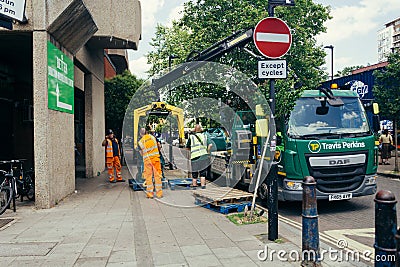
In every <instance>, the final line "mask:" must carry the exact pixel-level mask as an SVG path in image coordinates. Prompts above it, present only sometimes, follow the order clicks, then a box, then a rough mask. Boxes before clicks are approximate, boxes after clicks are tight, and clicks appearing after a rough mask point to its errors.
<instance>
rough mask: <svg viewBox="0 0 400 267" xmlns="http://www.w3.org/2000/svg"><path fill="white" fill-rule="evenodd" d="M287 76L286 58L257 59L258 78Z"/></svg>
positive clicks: (281, 77)
mask: <svg viewBox="0 0 400 267" xmlns="http://www.w3.org/2000/svg"><path fill="white" fill-rule="evenodd" d="M286 77H287V68H286V60H265V61H258V78H260V79H285V78H286Z"/></svg>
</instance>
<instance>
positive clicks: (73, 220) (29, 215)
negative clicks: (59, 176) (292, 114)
mask: <svg viewBox="0 0 400 267" xmlns="http://www.w3.org/2000/svg"><path fill="white" fill-rule="evenodd" d="M385 167H386V166H385ZM123 176H124V178H125V179H127V178H129V173H128V171H127V169H124V170H123ZM164 194H165V196H164V198H163V199H161V200H158V199H147V198H146V197H145V194H144V192H142V191H133V190H132V189H131V188H130V187H129V186H128V183H127V182H126V183H113V184H110V183H108V181H107V177H106V174H105V173H103V174H102V175H100V176H98V177H95V178H90V179H77V180H76V192H75V193H73V194H71V195H70V196H68V197H66V198H65V199H63V200H61V201H60V202H59V203H58V204H57V205H56V206H55V207H54V208H51V209H46V210H37V209H35V208H34V205H33V204H32V202H28V201H26V202H22V203H20V202H18V205H17V212H15V213H14V212H12V210H7V211H6V212H5V213H4V214H3V215H1V216H0V222H1V221H2V220H3V221H4V220H5V219H10V220H12V221H11V222H9V223H7V224H6V225H4V226H0V266H96V267H99V266H230V267H233V266H240V267H243V266H300V264H301V261H300V260H298V259H295V258H296V257H297V255H298V254H300V255H301V243H302V240H301V230H300V229H299V228H296V227H294V226H293V225H291V224H290V223H287V222H283V221H282V220H280V222H279V242H272V241H268V240H267V228H268V227H267V224H265V223H264V224H262V223H259V224H252V225H239V226H238V225H235V224H233V223H232V222H230V221H229V220H228V218H227V217H226V216H225V215H223V214H220V213H218V212H214V211H211V210H209V209H206V208H203V207H198V206H195V205H193V203H194V199H193V196H192V194H191V190H174V191H172V190H169V189H166V190H164ZM320 248H321V250H325V251H328V250H329V249H335V247H334V245H333V244H328V243H324V242H320ZM260 250H263V251H266V252H267V254H265V253H259V251H260ZM281 250H282V251H284V253H286V254H285V255H283V254H281V256H282V257H281V259H278V251H281ZM265 255H268V258H267V259H266V260H265V261H262V260H260V259H259V257H258V256H261V257H265ZM271 255H272V256H273V260H272V259H271ZM322 266H372V263H369V264H368V263H366V262H358V261H349V262H346V261H342V262H339V261H338V260H337V259H335V258H334V259H331V258H327V257H326V258H325V259H324V261H323V262H322Z"/></svg>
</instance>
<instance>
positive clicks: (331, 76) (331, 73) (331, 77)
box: [331, 45, 333, 81]
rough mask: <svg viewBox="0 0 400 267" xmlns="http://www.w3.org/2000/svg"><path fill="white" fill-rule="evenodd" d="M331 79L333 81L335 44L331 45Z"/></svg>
mask: <svg viewBox="0 0 400 267" xmlns="http://www.w3.org/2000/svg"><path fill="white" fill-rule="evenodd" d="M331 75H332V76H331V81H333V45H331Z"/></svg>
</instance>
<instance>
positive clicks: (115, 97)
mask: <svg viewBox="0 0 400 267" xmlns="http://www.w3.org/2000/svg"><path fill="white" fill-rule="evenodd" d="M142 84H143V81H142V80H141V79H137V78H136V77H135V76H134V75H132V74H131V73H130V72H129V71H127V70H126V71H124V72H123V73H122V74H120V75H117V76H115V77H113V78H112V79H106V80H105V82H104V97H105V111H106V128H110V129H113V130H114V132H116V133H117V134H118V136H121V134H122V123H123V120H124V116H125V111H126V109H127V107H128V104H129V102H130V100H131V98H132V97H133V95H134V94H135V92H136V90H137V89H138V88H139V87H140V86H141V85H142Z"/></svg>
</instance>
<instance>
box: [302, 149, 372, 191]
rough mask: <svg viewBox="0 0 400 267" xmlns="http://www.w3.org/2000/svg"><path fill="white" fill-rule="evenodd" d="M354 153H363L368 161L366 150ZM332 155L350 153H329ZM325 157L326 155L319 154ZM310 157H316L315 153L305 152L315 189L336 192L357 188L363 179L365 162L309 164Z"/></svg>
mask: <svg viewBox="0 0 400 267" xmlns="http://www.w3.org/2000/svg"><path fill="white" fill-rule="evenodd" d="M354 154H365V156H366V162H368V153H367V152H366V151H357V152H356V153H354ZM329 155H332V156H343V157H346V155H352V153H348V154H346V155H343V154H336V153H335V154H334V153H332V154H329ZM320 156H321V157H322V156H324V157H326V156H327V155H320ZM310 157H318V156H316V155H315V154H311V155H310V154H307V155H306V160H307V165H308V170H309V172H310V175H311V176H313V177H314V179H315V180H316V182H317V189H318V190H319V191H321V192H324V193H337V192H347V191H352V190H355V189H357V188H358V187H360V186H361V184H362V183H363V181H364V177H365V173H366V164H365V163H359V164H352V165H341V166H311V165H310Z"/></svg>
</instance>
